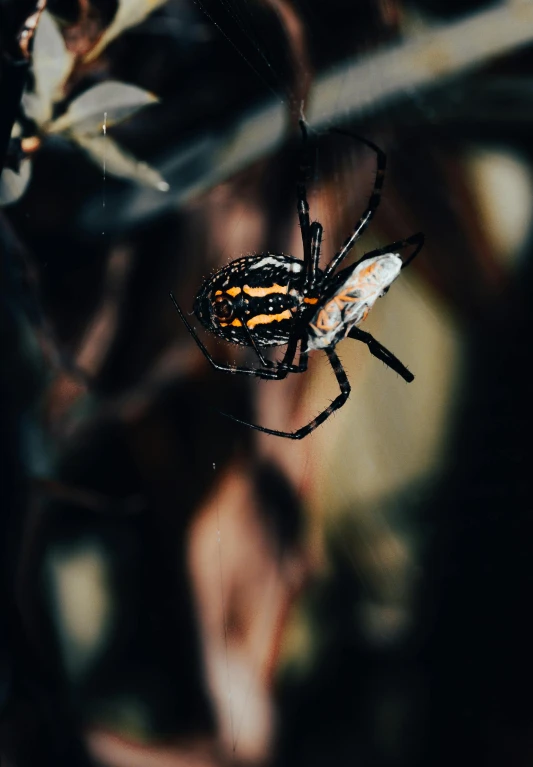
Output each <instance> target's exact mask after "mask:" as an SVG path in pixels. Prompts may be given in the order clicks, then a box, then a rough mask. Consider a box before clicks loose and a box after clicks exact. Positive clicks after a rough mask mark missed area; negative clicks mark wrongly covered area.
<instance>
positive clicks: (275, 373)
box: [170, 293, 292, 381]
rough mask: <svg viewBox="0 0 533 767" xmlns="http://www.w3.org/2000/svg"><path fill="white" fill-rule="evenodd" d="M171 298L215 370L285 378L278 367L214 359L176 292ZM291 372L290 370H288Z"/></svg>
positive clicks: (268, 377) (257, 376) (276, 378)
mask: <svg viewBox="0 0 533 767" xmlns="http://www.w3.org/2000/svg"><path fill="white" fill-rule="evenodd" d="M170 298H171V299H172V303H173V304H174V306H175V308H176V311H177V312H178V314H179V316H180V317H181V320H182V322H183V324H184V325H185V327H186V328H187V330H188V331H189V333H190V335H191V336H192V337H193V338H194V340H195V341H196V345H197V346H198V348H199V349H200V351H201V352H202V354H203V355H204V357H205V358H206V360H207V361H208V362H209V364H210V365H211V367H213V368H214V369H215V370H222V371H223V372H225V373H240V374H241V375H247V376H255V377H256V378H266V379H270V380H278V381H279V380H280V378H285V376H286V375H287V373H286V372H285V373H284V375H283V374H282V373H283V372H284V371H279V370H278V369H277V368H276V369H272V368H268V367H267V368H250V367H244V366H241V365H228V364H227V363H221V362H216V360H214V359H213V357H212V356H211V354H210V353H209V351H208V350H207V348H206V347H205V346H204V344H203V343H202V341H201V340H200V338H199V337H198V334H197V333H196V330H195V329H194V328H193V327H192V325H191V324H190V323H189V321H188V319H187V317H186V316H185V315H184V313H183V312H182V310H181V309H180V307H179V305H178V303H177V301H176V299H175V298H174V294H173V293H170ZM291 362H292V360H291ZM287 372H290V371H287Z"/></svg>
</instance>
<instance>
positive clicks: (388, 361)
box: [348, 328, 414, 383]
mask: <svg viewBox="0 0 533 767" xmlns="http://www.w3.org/2000/svg"><path fill="white" fill-rule="evenodd" d="M348 338H354V339H355V340H356V341H361V342H362V343H364V344H366V345H367V346H368V350H369V352H370V354H372V355H373V356H374V357H376V358H377V359H378V360H381V361H382V362H384V363H385V365H387V367H389V368H391V369H392V370H394V371H396V373H398V375H400V376H401V377H402V378H403V379H404V381H407V383H411V381H413V380H414V375H413V374H412V373H411V371H410V370H407V368H406V367H405V365H403V364H402V363H401V362H400V360H399V359H398V358H397V357H395V356H394V354H393V353H392V352H390V351H389V350H388V349H386V348H385V347H384V346H383V344H380V343H379V341H376V339H375V338H374V336H372V335H370V333H367V332H366V331H364V330H361V329H360V328H352V329H351V330H350V332H349V333H348Z"/></svg>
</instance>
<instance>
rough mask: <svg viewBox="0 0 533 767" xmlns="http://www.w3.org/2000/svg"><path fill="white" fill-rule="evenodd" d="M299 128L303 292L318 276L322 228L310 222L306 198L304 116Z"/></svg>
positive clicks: (307, 165)
mask: <svg viewBox="0 0 533 767" xmlns="http://www.w3.org/2000/svg"><path fill="white" fill-rule="evenodd" d="M299 122H300V130H301V131H302V154H301V158H302V159H301V161H300V174H299V178H298V181H297V184H296V192H297V197H298V218H299V220H300V229H301V230H302V244H303V254H304V283H303V289H304V292H306V293H307V292H309V291H310V290H312V289H313V288H314V286H315V284H316V281H317V276H318V262H319V259H320V245H321V242H322V232H323V228H322V226H321V225H320V224H319V223H318V221H313V223H310V220H309V202H308V200H307V189H306V181H307V179H308V178H309V177H310V175H311V160H310V156H309V155H310V153H309V132H308V130H307V123H306V122H305V120H304V118H303V117H301V118H300V121H299Z"/></svg>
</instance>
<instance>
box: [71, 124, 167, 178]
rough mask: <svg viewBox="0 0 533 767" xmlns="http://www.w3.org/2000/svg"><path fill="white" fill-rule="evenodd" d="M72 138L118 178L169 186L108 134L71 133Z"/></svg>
mask: <svg viewBox="0 0 533 767" xmlns="http://www.w3.org/2000/svg"><path fill="white" fill-rule="evenodd" d="M71 138H72V140H73V141H75V142H76V143H77V144H79V146H81V147H82V148H83V149H85V151H86V152H87V154H89V156H90V157H91V159H92V160H93V161H94V162H95V163H96V164H97V165H99V166H100V167H101V168H102V171H103V172H104V173H110V174H111V175H113V176H118V177H119V178H128V179H130V180H131V181H137V182H138V183H139V184H144V185H145V186H150V187H152V188H153V189H158V190H159V191H160V192H167V191H168V189H169V186H168V184H167V182H166V181H165V180H164V178H163V177H162V176H161V174H160V173H159V172H158V171H157V170H155V168H152V167H151V166H150V165H148V163H146V162H142V161H141V160H137V158H136V157H133V155H131V154H129V153H128V152H126V151H125V150H124V149H122V147H121V146H120V145H119V144H117V142H116V141H114V140H113V139H112V138H111V137H110V136H87V135H86V134H78V133H73V134H72V136H71Z"/></svg>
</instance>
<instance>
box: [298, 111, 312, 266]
mask: <svg viewBox="0 0 533 767" xmlns="http://www.w3.org/2000/svg"><path fill="white" fill-rule="evenodd" d="M299 123H300V130H301V131H302V153H301V159H300V167H299V175H298V181H297V182H296V195H297V205H298V219H299V221H300V229H301V230H302V242H303V250H304V262H305V264H306V269H308V268H309V262H310V259H311V239H310V236H309V228H310V221H309V202H308V201H307V189H306V181H307V179H308V177H309V176H310V174H311V162H310V160H309V137H308V133H307V125H306V122H305V120H304V119H303V118H302V119H300V121H299Z"/></svg>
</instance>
